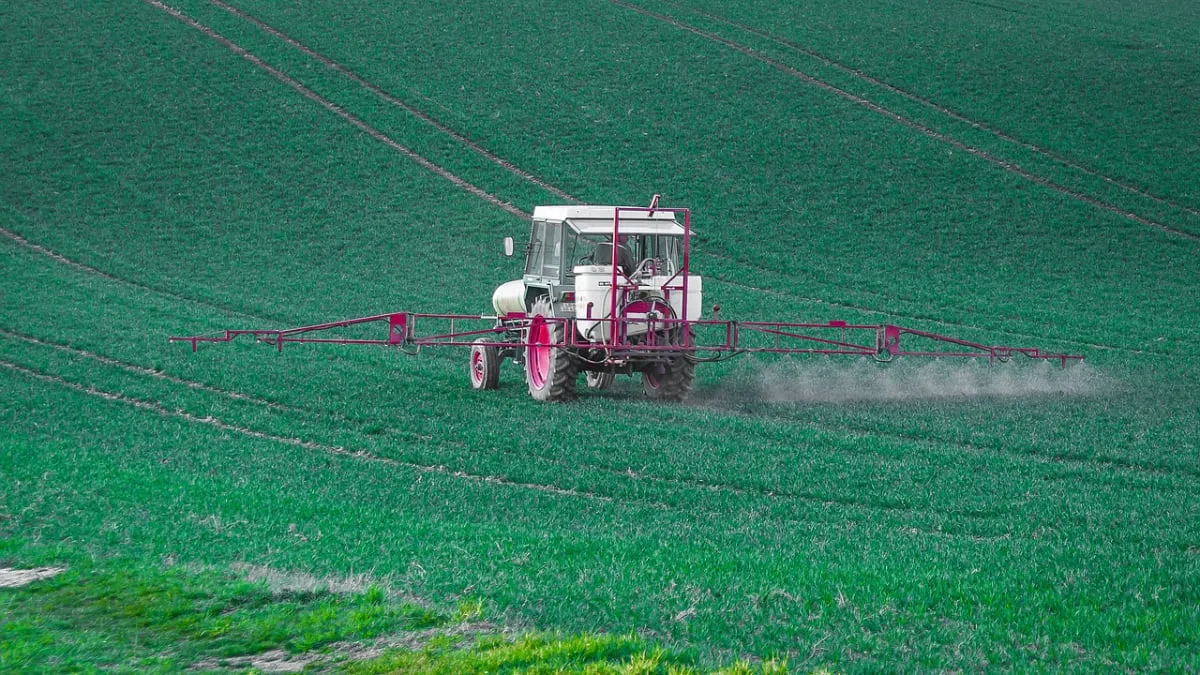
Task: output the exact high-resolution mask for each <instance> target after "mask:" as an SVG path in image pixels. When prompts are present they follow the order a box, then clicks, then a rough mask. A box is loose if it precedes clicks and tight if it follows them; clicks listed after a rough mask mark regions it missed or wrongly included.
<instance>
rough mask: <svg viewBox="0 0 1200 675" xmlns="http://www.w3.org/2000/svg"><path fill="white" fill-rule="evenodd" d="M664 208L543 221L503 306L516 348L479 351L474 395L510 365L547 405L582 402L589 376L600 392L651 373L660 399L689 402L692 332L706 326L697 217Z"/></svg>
mask: <svg viewBox="0 0 1200 675" xmlns="http://www.w3.org/2000/svg"><path fill="white" fill-rule="evenodd" d="M655 207H656V204H655V205H653V206H651V207H624V206H622V207H616V206H539V207H537V208H536V209H534V212H533V227H532V231H531V233H530V237H529V246H528V247H527V249H526V254H525V274H524V276H522V278H520V279H516V280H513V281H509V282H507V283H505V284H502V285H501V286H500V287H499V288H497V289H496V291H495V293H494V294H493V295H492V306H493V307H494V308H495V310H496V314H497V324H498V325H497V328H500V327H501V326H503V327H504V328H505V342H506V343H510V344H512V347H498V346H495V345H494V344H493V345H492V346H484V345H477V346H475V347H474V348H473V349H472V355H471V382H472V385H473V386H475V387H476V388H478V389H490V388H493V387H495V386H496V383H497V381H498V374H497V369H498V365H499V362H500V360H501V359H503V358H506V357H511V358H512V359H513V360H514V361H515V362H517V363H520V364H523V365H524V366H525V371H526V381H527V384H528V385H529V392H530V394H531V395H532V396H533V397H534V398H537V399H540V400H562V399H568V398H571V397H573V396H574V394H575V384H576V379H577V377H578V374H579V372H580V371H583V372H584V373H585V375H586V379H587V383H588V386H590V387H593V388H597V389H604V388H607V387H608V386H609V385H611V384H612V381H613V378H614V376H615V375H618V374H633V373H641V374H642V381H643V387H644V389H645V391H646V393H647V395H649V396H651V397H652V398H657V399H665V400H682V399H683V398H684V397H686V396H687V394H688V393H689V392H690V391H691V388H692V381H693V372H694V365H695V364H694V361H693V358H692V355H691V353H690V351H689V350H688V349H686V348H687V347H688V346H690V344H691V332H690V330H689V329H687V327H686V324H684V323H683V321H684V320H685V319H686V321H696V320H698V319H699V318H700V314H701V307H702V304H701V302H702V297H701V291H702V287H701V278H700V277H698V276H694V275H690V274H687V263H688V239H689V238H690V235H691V232H690V222H689V213H688V211H687V210H686V209H658V208H655ZM681 219H682V220H683V222H682V223H681V222H680V220H681ZM505 252H506V253H507V254H508V255H512V245H511V239H510V240H506V242H505ZM614 263H615V264H614ZM614 289H616V293H614V292H613V291H614ZM488 340H490V341H491V342H493V343H495V341H496V340H495V338H489V339H488ZM488 340H480V342H487V341H488ZM489 350H490V351H489Z"/></svg>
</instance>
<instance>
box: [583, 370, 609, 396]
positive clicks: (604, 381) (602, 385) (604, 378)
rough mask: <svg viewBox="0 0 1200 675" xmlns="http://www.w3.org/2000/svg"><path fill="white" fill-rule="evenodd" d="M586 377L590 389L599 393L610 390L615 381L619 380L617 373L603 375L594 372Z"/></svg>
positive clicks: (589, 372) (588, 373)
mask: <svg viewBox="0 0 1200 675" xmlns="http://www.w3.org/2000/svg"><path fill="white" fill-rule="evenodd" d="M584 375H585V376H586V378H585V379H587V386H588V388H589V389H595V390H597V391H604V390H605V389H608V388H609V387H611V386H612V384H613V380H615V379H617V375H616V373H601V372H596V371H592V370H589V371H587V372H586V373H584Z"/></svg>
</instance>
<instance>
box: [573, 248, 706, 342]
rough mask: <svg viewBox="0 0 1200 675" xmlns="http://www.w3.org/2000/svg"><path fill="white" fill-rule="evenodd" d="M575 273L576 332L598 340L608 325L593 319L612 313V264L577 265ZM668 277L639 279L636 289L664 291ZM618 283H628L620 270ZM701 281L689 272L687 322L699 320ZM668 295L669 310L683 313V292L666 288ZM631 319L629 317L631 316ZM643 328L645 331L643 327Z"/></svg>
mask: <svg viewBox="0 0 1200 675" xmlns="http://www.w3.org/2000/svg"><path fill="white" fill-rule="evenodd" d="M574 272H575V325H576V327H577V328H578V330H579V333H580V334H581V335H583V336H584V337H585V338H586V339H588V340H590V341H592V342H601V341H605V340H608V339H609V333H610V330H611V324H609V323H601V322H600V321H596V320H595V319H606V318H608V315H609V314H610V313H611V312H612V295H611V294H610V293H609V290H610V288H611V287H612V266H611V265H578V266H576V267H575V269H574ZM670 278H671V277H669V276H655V277H647V278H645V279H642V281H641V283H639V284H638V286H639V288H642V289H644V290H647V291H653V292H658V293H663V291H662V287H663V284H666V283H667V281H668V280H670ZM680 281H681V279H679V278H676V279H675V280H674V282H672V285H677V284H679V283H680ZM617 283H618V284H621V285H628V284H629V279H627V278H626V277H625V275H624V274H621V273H620V272H618V273H617ZM703 290H704V289H703V283H702V280H701V278H700V277H699V276H697V275H694V274H689V275H688V298H687V313H688V315H687V319H688V321H698V320H699V319H700V315H701V312H702V309H703V307H704V305H703ZM664 294H665V295H666V297H667V300H668V302H669V304H670V305H671V309H673V310H674V311H675V316H677V317H682V316H683V293H682V292H680V291H678V290H676V291H668V292H666V293H664ZM589 303H591V317H590V319H591V320H589V317H588V304H589ZM618 309H619V308H618ZM631 318H632V317H631ZM630 328H631V331H630V334H631V335H633V334H636V333H637V332H638V331H637V330H636V328H635V327H634V326H630ZM642 330H645V329H644V328H642Z"/></svg>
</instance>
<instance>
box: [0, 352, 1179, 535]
mask: <svg viewBox="0 0 1200 675" xmlns="http://www.w3.org/2000/svg"><path fill="white" fill-rule="evenodd" d="M0 335H3V336H6V337H9V338H11V339H16V340H20V341H24V342H27V343H30V344H34V345H39V346H43V347H49V348H52V349H55V350H58V351H62V352H65V353H69V354H74V355H78V356H83V357H85V358H88V359H91V360H94V361H97V362H100V363H103V364H105V365H110V366H114V367H117V368H120V369H122V370H125V371H127V372H130V373H134V374H137V375H142V376H148V377H152V378H156V379H161V380H164V381H167V382H170V383H172V384H177V385H181V386H185V387H188V388H190V389H195V390H200V391H206V392H209V393H212V394H216V395H218V396H222V397H226V398H229V399H232V400H237V401H242V402H247V403H252V404H255V405H259V406H262V407H266V408H268V409H272V410H278V411H281V412H287V413H292V414H295V415H299V416H301V417H307V416H311V415H320V416H326V417H333V418H335V419H338V420H341V421H344V422H346V423H348V424H351V425H354V426H355V427H358V428H359V430H360V433H362V428H363V427H367V426H376V425H379V426H382V427H383V430H384V431H385V432H387V433H389V434H393V435H395V436H401V437H407V438H411V439H415V440H418V441H421V442H423V443H428V444H430V445H433V446H434V447H438V446H441V447H447V446H452V447H455V448H458V449H460V450H466V451H470V446H469V444H467V443H465V442H461V441H454V440H450V439H444V438H437V439H435V438H434V437H433V436H429V435H425V434H420V433H417V432H413V431H409V430H403V429H397V428H395V427H390V426H383V420H380V419H377V418H372V417H364V418H359V417H354V416H351V415H345V414H342V413H338V412H335V411H328V410H323V409H316V408H310V407H305V406H293V405H287V404H282V403H278V402H275V401H270V400H267V399H262V398H258V397H255V396H252V395H249V394H245V393H242V392H238V391H235V390H232V389H223V388H220V387H215V386H212V385H209V384H206V383H202V382H196V381H194V380H187V379H184V378H180V377H176V376H173V375H169V374H167V373H164V372H162V371H159V370H154V369H152V368H147V367H145V366H141V365H138V364H134V363H130V362H127V361H122V360H120V359H115V358H112V357H109V356H105V355H102V354H97V353H95V352H91V351H88V350H84V349H80V348H77V347H73V346H71V345H66V344H62V343H57V342H51V341H47V340H42V339H39V338H36V337H33V336H29V335H25V334H22V333H17V332H14V331H10V330H7V329H4V328H0ZM49 377H53V376H49ZM80 386H82V385H80ZM159 405H162V404H159ZM818 428H819V429H820V430H822V431H824V432H826V433H833V434H840V433H845V432H847V431H849V432H850V433H852V434H855V435H857V436H859V437H865V438H879V439H888V440H893V441H900V442H904V443H911V444H916V445H921V446H925V447H933V448H937V447H938V446H945V447H950V448H954V449H957V450H960V451H963V452H970V453H971V454H975V455H981V456H987V455H993V454H1003V455H1007V456H1012V457H1016V458H1020V459H1022V460H1023V461H1027V462H1031V463H1035V464H1036V463H1078V464H1080V465H1083V466H1086V467H1088V468H1093V469H1094V468H1110V467H1117V468H1120V469H1124V470H1128V471H1132V472H1135V473H1139V474H1148V475H1155V476H1162V475H1167V476H1178V475H1185V476H1188V477H1196V474H1195V472H1188V471H1186V470H1184V471H1178V470H1175V469H1172V468H1167V467H1157V466H1150V465H1142V464H1138V463H1136V462H1130V461H1121V460H1097V459H1095V458H1090V457H1087V456H1081V455H1051V454H1047V453H1042V452H1037V451H1030V452H1017V451H1009V450H1004V449H1003V448H997V447H989V446H980V445H973V444H967V443H961V442H957V441H948V440H944V439H936V438H926V437H915V436H912V435H908V434H903V433H899V432H890V431H885V430H880V429H875V428H871V427H864V426H861V425H852V424H838V425H828V424H821V425H819V426H818ZM328 447H332V446H328ZM501 452H503V453H504V454H509V455H516V454H517V453H515V452H512V451H507V450H501ZM868 452H869V454H872V455H874V456H876V457H880V458H882V459H884V460H886V461H888V462H893V461H896V460H895V458H893V457H892V456H890V455H888V454H884V453H878V452H873V451H868ZM520 457H522V458H526V457H531V458H534V459H537V460H539V461H542V462H544V463H546V464H549V465H552V466H558V467H561V468H564V469H567V470H570V469H574V468H580V467H583V468H586V469H588V470H591V471H595V472H597V473H601V474H607V475H610V476H614V477H618V478H622V479H627V480H631V481H635V482H636V481H647V482H650V483H658V484H664V485H672V486H676V487H681V488H684V489H690V490H696V491H708V492H724V493H729V494H735V495H738V496H746V497H759V498H763V499H765V500H766V503H768V504H770V503H772V502H776V501H777V500H785V501H786V500H791V501H797V502H802V503H807V504H818V505H820V504H825V505H829V504H833V505H837V506H842V507H847V508H855V509H866V510H875V511H885V512H894V513H912V514H914V515H926V516H931V515H932V516H951V517H954V516H963V517H971V518H973V519H979V518H984V519H990V518H992V517H993V516H992V515H991V514H973V513H963V512H955V511H944V510H940V509H933V508H923V507H916V506H909V505H905V504H903V503H880V502H875V501H865V500H857V499H852V498H847V497H844V496H837V495H824V494H819V493H812V492H796V491H793V490H785V489H771V488H770V487H767V486H762V485H743V484H740V483H736V482H722V481H712V480H708V479H704V478H696V477H690V476H664V475H661V474H655V473H649V472H646V471H645V470H644V469H643V470H640V471H638V470H634V469H632V468H631V467H628V466H627V467H626V468H623V469H622V468H617V467H614V466H611V465H606V464H597V463H595V462H588V461H572V462H567V461H564V460H562V459H560V458H557V457H552V456H548V455H544V454H540V453H536V452H534V453H529V452H521V453H520ZM389 461H390V460H389ZM514 484H517V485H533V484H532V483H514ZM554 487H556V489H565V488H557V486H554ZM591 494H594V495H597V496H600V497H608V498H611V499H615V500H618V501H628V498H622V497H612V496H609V495H600V494H599V493H591ZM639 503H643V504H645V505H647V506H652V507H655V508H662V509H676V510H677V509H680V508H685V507H678V506H674V505H671V504H668V503H665V502H654V501H650V500H640V501H639ZM710 510H711V511H713V512H714V513H723V512H721V511H719V510H717V509H710ZM770 517H771V518H775V519H781V518H782V517H779V516H770ZM782 519H783V520H789V519H787V518H782ZM792 520H795V519H792ZM800 520H801V521H802V522H825V521H821V520H812V519H808V520H805V519H800Z"/></svg>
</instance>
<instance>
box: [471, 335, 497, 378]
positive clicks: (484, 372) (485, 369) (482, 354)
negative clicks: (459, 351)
mask: <svg viewBox="0 0 1200 675" xmlns="http://www.w3.org/2000/svg"><path fill="white" fill-rule="evenodd" d="M491 341H492V338H479V339H478V340H475V342H476V344H473V345H471V388H472V389H496V388H497V387H499V386H500V350H498V349H496V348H495V347H491V346H488V345H481V344H478V343H480V342H491Z"/></svg>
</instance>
